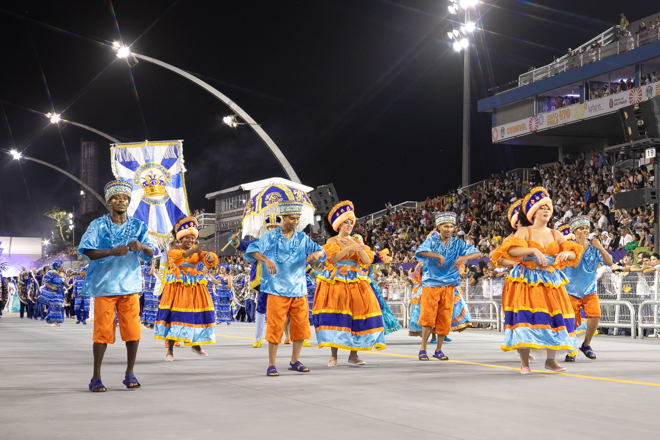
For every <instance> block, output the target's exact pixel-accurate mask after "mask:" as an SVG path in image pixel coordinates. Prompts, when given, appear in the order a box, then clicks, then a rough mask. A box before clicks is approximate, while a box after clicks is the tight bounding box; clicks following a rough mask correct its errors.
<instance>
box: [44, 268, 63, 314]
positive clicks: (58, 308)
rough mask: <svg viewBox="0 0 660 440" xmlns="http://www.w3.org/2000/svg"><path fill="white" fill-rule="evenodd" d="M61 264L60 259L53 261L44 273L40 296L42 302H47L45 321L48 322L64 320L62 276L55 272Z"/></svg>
mask: <svg viewBox="0 0 660 440" xmlns="http://www.w3.org/2000/svg"><path fill="white" fill-rule="evenodd" d="M60 266H62V262H61V261H60V260H56V261H55V262H54V263H53V269H52V270H49V271H48V273H46V275H44V278H43V282H44V285H43V287H42V289H41V296H42V297H43V298H44V302H45V303H46V304H48V315H46V322H47V323H49V324H60V323H62V322H64V311H63V310H62V304H63V303H64V277H63V276H62V275H60V274H59V273H57V272H56V271H55V270H56V269H57V268H59V267H60Z"/></svg>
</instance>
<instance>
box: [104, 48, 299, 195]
mask: <svg viewBox="0 0 660 440" xmlns="http://www.w3.org/2000/svg"><path fill="white" fill-rule="evenodd" d="M113 47H114V49H115V51H116V52H117V57H118V58H121V59H125V60H126V62H128V64H129V66H134V65H135V64H137V63H138V59H140V60H144V61H147V62H149V63H152V64H156V65H158V66H160V67H164V68H165V69H167V70H170V71H172V72H174V73H176V74H177V75H180V76H182V77H184V78H186V79H187V80H189V81H192V82H193V83H194V84H196V85H198V86H199V87H201V88H203V89H204V90H206V91H207V92H209V93H210V94H212V95H213V96H215V97H216V98H217V99H219V100H220V101H222V102H223V103H224V104H225V105H226V106H227V107H229V108H230V109H231V110H232V111H233V112H234V115H233V116H232V117H233V118H234V122H235V116H240V118H241V119H243V120H244V121H245V123H234V124H229V123H227V122H226V121H225V123H226V124H227V125H229V126H230V127H232V128H236V127H237V126H238V125H249V126H250V127H251V128H252V130H254V132H255V133H257V135H258V136H259V137H260V138H261V140H262V141H264V143H265V144H266V146H268V148H269V149H270V151H271V152H272V153H273V155H274V156H275V158H276V159H277V161H278V162H279V163H280V165H281V166H282V168H283V169H284V172H285V173H286V174H287V176H288V177H289V179H291V180H292V181H294V182H297V183H301V182H300V179H299V178H298V175H297V174H296V172H295V171H294V170H293V167H292V166H291V164H290V163H289V161H288V160H287V158H286V157H285V156H284V154H282V151H281V150H280V149H279V147H278V146H277V145H276V144H275V142H274V141H273V140H272V139H271V138H270V136H268V134H267V133H266V132H265V131H264V129H263V128H261V126H260V125H259V124H257V122H256V121H255V120H254V119H252V117H250V115H248V114H247V112H246V111H245V110H243V109H242V108H241V107H239V106H238V104H236V103H235V102H234V101H232V100H231V99H229V98H228V97H227V96H226V95H224V94H222V93H221V92H220V91H218V90H216V89H215V88H213V87H211V85H209V84H208V83H206V82H204V81H202V80H201V79H199V78H197V77H196V76H193V75H191V74H190V73H188V72H186V71H185V70H181V69H179V68H178V67H175V66H172V65H171V64H168V63H165V62H163V61H160V60H157V59H155V58H151V57H148V56H146V55H140V54H138V53H135V52H131V49H130V48H129V47H128V46H125V45H122V44H120V43H118V42H116V41H115V42H114V43H113Z"/></svg>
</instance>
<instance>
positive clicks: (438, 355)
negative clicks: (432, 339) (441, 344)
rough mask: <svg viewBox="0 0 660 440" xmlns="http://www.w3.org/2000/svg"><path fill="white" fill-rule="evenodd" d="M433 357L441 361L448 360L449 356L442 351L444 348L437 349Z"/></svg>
mask: <svg viewBox="0 0 660 440" xmlns="http://www.w3.org/2000/svg"><path fill="white" fill-rule="evenodd" d="M433 357H434V358H436V359H437V360H439V361H448V360H449V358H448V357H447V356H445V354H444V353H443V352H442V350H436V351H435V353H433Z"/></svg>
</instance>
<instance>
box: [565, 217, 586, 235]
mask: <svg viewBox="0 0 660 440" xmlns="http://www.w3.org/2000/svg"><path fill="white" fill-rule="evenodd" d="M569 225H570V227H571V232H573V233H574V232H575V231H576V230H577V229H578V228H581V227H582V226H586V227H587V228H589V229H591V221H590V220H589V216H588V215H578V216H577V217H573V219H572V220H571V222H570V223H569Z"/></svg>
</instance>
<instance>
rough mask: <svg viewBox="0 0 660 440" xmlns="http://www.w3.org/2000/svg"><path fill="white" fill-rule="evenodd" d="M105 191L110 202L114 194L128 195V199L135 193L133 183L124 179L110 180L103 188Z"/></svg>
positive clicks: (107, 200) (106, 199) (106, 198)
mask: <svg viewBox="0 0 660 440" xmlns="http://www.w3.org/2000/svg"><path fill="white" fill-rule="evenodd" d="M103 191H104V192H105V201H106V202H109V201H110V199H111V198H112V197H113V196H118V195H123V196H126V197H128V200H131V194H132V193H133V185H131V184H130V183H128V182H125V181H123V180H113V181H111V182H108V183H107V184H106V185H105V188H103Z"/></svg>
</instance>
